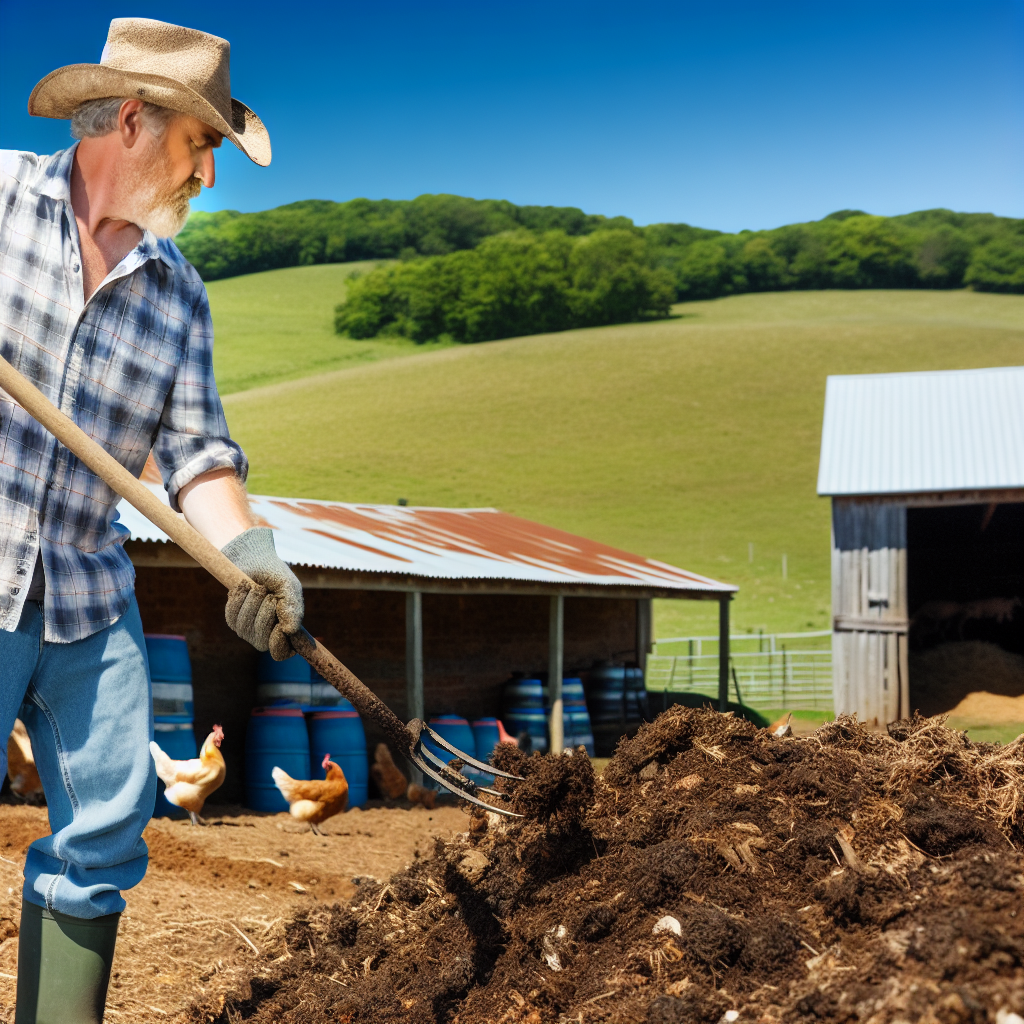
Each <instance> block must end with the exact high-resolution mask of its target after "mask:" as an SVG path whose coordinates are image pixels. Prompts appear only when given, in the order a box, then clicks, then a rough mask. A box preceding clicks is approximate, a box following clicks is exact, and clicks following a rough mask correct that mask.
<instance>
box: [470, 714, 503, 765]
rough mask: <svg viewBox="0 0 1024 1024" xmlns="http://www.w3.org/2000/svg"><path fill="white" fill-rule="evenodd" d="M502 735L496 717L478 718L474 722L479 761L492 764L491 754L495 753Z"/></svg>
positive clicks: (474, 736) (474, 740)
mask: <svg viewBox="0 0 1024 1024" xmlns="http://www.w3.org/2000/svg"><path fill="white" fill-rule="evenodd" d="M500 736H501V734H500V733H499V732H498V720H497V719H496V718H478V719H477V720H476V721H475V722H474V723H473V745H474V748H475V750H476V759H477V760H478V761H484V762H486V763H487V764H490V762H491V754H493V753H494V748H495V747H496V746H497V745H498V740H499V738H500Z"/></svg>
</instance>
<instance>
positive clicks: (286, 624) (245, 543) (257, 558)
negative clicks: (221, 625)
mask: <svg viewBox="0 0 1024 1024" xmlns="http://www.w3.org/2000/svg"><path fill="white" fill-rule="evenodd" d="M221 551H222V552H223V553H224V554H225V555H227V556H228V558H230V559H231V561H232V562H234V563H235V565H237V566H238V568H239V569H241V570H242V572H244V573H245V574H246V576H248V577H249V578H250V579H251V580H252V581H253V582H254V583H255V584H256V585H255V586H251V587H250V586H249V585H248V584H247V583H241V584H239V585H238V586H237V587H235V589H234V590H232V591H231V593H230V594H228V605H227V608H226V609H225V611H224V617H225V618H226V619H227V622H228V625H229V626H230V627H231V628H232V629H233V630H234V631H235V632H236V633H237V634H238V635H239V636H240V637H241V638H242V639H243V640H245V641H247V642H248V643H250V644H252V645H253V647H255V648H256V650H257V651H270V653H271V656H272V657H273V658H274V660H275V661H284V660H285V658H290V657H291V656H292V654H294V653H295V652H294V651H293V650H292V646H291V644H290V643H289V642H288V637H289V635H290V634H292V633H297V632H298V631H299V629H301V627H302V613H303V605H302V584H301V583H299V581H298V578H297V577H296V575H295V573H293V572H292V571H291V569H289V568H288V566H287V565H285V563H284V562H282V561H281V559H280V558H279V557H278V554H277V550H276V549H275V547H274V531H273V530H271V529H270V528H269V527H266V526H254V527H253V528H252V529H250V530H246V531H245V532H244V533H240V534H239V535H238V536H237V537H235V538H234V539H233V540H229V541H228V542H227V544H225V545H224V547H222V548H221Z"/></svg>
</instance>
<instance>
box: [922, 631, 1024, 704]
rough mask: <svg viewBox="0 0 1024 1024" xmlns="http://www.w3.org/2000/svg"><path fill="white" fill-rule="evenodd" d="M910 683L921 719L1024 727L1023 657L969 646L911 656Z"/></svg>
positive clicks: (970, 643) (992, 646) (984, 646)
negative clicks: (1023, 724) (939, 717)
mask: <svg viewBox="0 0 1024 1024" xmlns="http://www.w3.org/2000/svg"><path fill="white" fill-rule="evenodd" d="M910 680H911V681H910V706H911V707H912V708H917V709H919V710H920V711H921V713H922V714H925V715H939V714H949V715H954V716H957V717H960V718H979V719H986V718H988V720H989V721H991V722H1002V721H1011V722H1018V721H1024V717H1021V715H1022V711H1024V700H1022V699H1021V698H1022V697H1024V655H1021V654H1014V653H1013V652H1012V651H1004V650H1003V649H1002V648H1001V647H997V646H996V645H995V644H990V643H985V642H983V641H981V640H966V641H963V642H960V643H947V644H940V645H939V646H938V647H933V648H931V650H927V651H920V652H917V651H911V652H910ZM972 695H973V696H974V700H973V701H972V700H971V699H970V698H971V697H972ZM986 695H987V696H988V698H989V699H988V700H985V699H983V698H984V697H985V696H986ZM999 698H1002V699H1001V700H1000V699H999Z"/></svg>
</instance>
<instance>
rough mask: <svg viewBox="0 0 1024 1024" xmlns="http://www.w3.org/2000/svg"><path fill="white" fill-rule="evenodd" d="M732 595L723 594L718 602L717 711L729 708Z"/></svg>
mask: <svg viewBox="0 0 1024 1024" xmlns="http://www.w3.org/2000/svg"><path fill="white" fill-rule="evenodd" d="M731 600H732V594H723V595H722V596H721V598H719V601H718V710H719V711H721V712H722V713H723V714H724V713H725V712H726V711H727V710H728V707H729V602H730V601H731Z"/></svg>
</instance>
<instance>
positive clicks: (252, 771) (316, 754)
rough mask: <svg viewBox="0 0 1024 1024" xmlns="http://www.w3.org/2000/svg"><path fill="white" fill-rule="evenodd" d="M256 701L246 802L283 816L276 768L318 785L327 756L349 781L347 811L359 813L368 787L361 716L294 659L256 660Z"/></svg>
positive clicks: (248, 738)
mask: <svg viewBox="0 0 1024 1024" xmlns="http://www.w3.org/2000/svg"><path fill="white" fill-rule="evenodd" d="M257 680H258V685H257V687H256V696H257V699H258V700H259V702H260V706H259V707H256V708H253V711H252V715H251V716H250V718H249V728H248V730H247V732H246V737H245V792H246V802H247V803H248V805H249V806H250V807H252V808H253V809H254V810H258V811H287V810H288V803H287V801H286V800H285V799H284V797H283V796H281V793H280V791H279V790H278V788H277V786H275V785H274V780H273V778H272V776H271V770H272V769H273V768H275V767H276V768H280V769H281V770H282V771H284V772H286V773H287V774H288V775H290V776H291V777H292V778H293V779H322V778H323V777H324V770H323V768H322V767H321V764H322V762H323V759H324V755H325V754H327V753H329V754H330V755H331V760H332V761H334V762H335V763H336V764H337V765H338V766H339V767H340V768H341V770H342V771H343V772H344V773H345V778H346V780H347V781H348V806H349V807H362V805H363V804H365V803H366V800H367V796H368V792H367V791H368V786H369V765H368V760H367V754H366V734H365V733H364V731H363V723H362V720H361V719H360V717H359V712H358V711H356V709H355V708H354V707H353V706H352V705H351V704H350V703H349V702H348V701H347V700H345V698H344V697H342V696H341V695H340V694H339V693H338V691H337V690H335V689H334V687H333V686H331V684H330V683H328V682H325V681H324V680H323V679H322V678H321V677H320V676H319V675H318V674H317V673H316V672H314V671H313V670H312V669H311V668H310V666H309V663H308V662H307V661H306V660H305V659H304V658H301V657H299V656H298V655H297V654H296V655H293V656H292V657H291V658H289V659H288V660H287V661H274V659H273V658H271V656H270V655H269V654H264V655H262V656H261V658H260V663H259V669H258V675H257Z"/></svg>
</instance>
